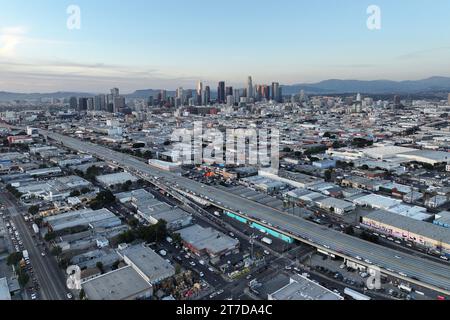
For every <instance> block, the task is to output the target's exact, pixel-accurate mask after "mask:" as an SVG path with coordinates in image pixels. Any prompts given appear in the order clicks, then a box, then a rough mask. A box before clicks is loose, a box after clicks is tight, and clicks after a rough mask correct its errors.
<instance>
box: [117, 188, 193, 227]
mask: <svg viewBox="0 0 450 320" xmlns="http://www.w3.org/2000/svg"><path fill="white" fill-rule="evenodd" d="M116 197H117V199H119V201H120V202H121V203H123V204H127V203H129V204H130V205H131V206H133V207H134V208H135V209H136V212H137V214H138V215H139V216H140V217H141V218H142V219H144V220H145V221H147V222H148V223H150V224H157V223H158V221H161V220H164V221H165V222H167V228H168V229H170V230H178V229H181V228H184V227H187V226H189V225H191V224H192V216H191V215H190V214H189V213H187V212H186V211H184V210H182V209H179V208H174V207H171V206H170V205H168V204H167V203H165V202H161V201H159V200H157V199H156V198H155V197H154V196H153V195H152V194H151V193H149V192H147V191H145V190H143V189H139V190H135V191H131V192H124V193H119V194H117V195H116Z"/></svg>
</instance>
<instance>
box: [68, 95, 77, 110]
mask: <svg viewBox="0 0 450 320" xmlns="http://www.w3.org/2000/svg"><path fill="white" fill-rule="evenodd" d="M69 107H70V109H72V110H77V109H78V100H77V97H71V98H70V99H69Z"/></svg>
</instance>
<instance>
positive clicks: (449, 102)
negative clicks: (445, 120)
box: [447, 93, 450, 106]
mask: <svg viewBox="0 0 450 320" xmlns="http://www.w3.org/2000/svg"><path fill="white" fill-rule="evenodd" d="M447 102H448V105H449V106H450V93H449V94H448V101H447Z"/></svg>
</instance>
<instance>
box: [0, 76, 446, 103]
mask: <svg viewBox="0 0 450 320" xmlns="http://www.w3.org/2000/svg"><path fill="white" fill-rule="evenodd" d="M301 90H304V91H305V92H306V93H307V94H342V93H357V92H359V93H362V94H414V93H430V92H450V77H431V78H428V79H423V80H407V81H390V80H374V81H360V80H337V79H331V80H325V81H321V82H318V83H309V84H294V85H284V86H283V94H284V95H291V94H297V93H299V92H300V91H301ZM160 91H161V90H155V89H146V90H137V91H135V92H133V93H131V94H127V95H125V96H126V97H127V98H147V97H149V96H154V97H156V96H157V95H158V93H159V92H160ZM167 94H168V96H174V95H175V92H174V91H167ZM94 95H95V94H93V93H82V92H54V93H12V92H1V91H0V101H10V100H27V99H41V98H42V99H45V98H59V99H61V98H69V97H92V96H94ZM212 95H213V96H215V92H212Z"/></svg>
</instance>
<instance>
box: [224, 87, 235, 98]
mask: <svg viewBox="0 0 450 320" xmlns="http://www.w3.org/2000/svg"><path fill="white" fill-rule="evenodd" d="M232 95H233V87H226V88H225V96H226V97H228V96H232Z"/></svg>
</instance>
